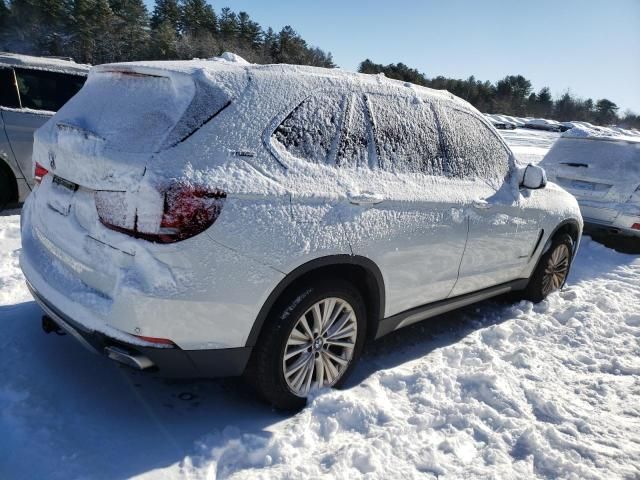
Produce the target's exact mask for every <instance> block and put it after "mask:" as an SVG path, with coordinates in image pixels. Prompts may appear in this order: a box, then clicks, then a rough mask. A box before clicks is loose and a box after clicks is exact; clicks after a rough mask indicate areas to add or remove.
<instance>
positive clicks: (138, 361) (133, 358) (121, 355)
mask: <svg viewBox="0 0 640 480" xmlns="http://www.w3.org/2000/svg"><path fill="white" fill-rule="evenodd" d="M104 353H106V354H107V356H108V357H109V358H110V359H111V360H115V361H116V362H119V363H122V364H124V365H127V366H129V367H132V368H135V369H136V370H147V369H149V368H152V367H154V366H155V365H154V364H153V362H152V361H151V360H149V359H148V358H147V357H145V356H144V355H141V354H139V353H130V352H128V351H126V350H124V349H122V348H119V347H114V346H109V347H105V348H104Z"/></svg>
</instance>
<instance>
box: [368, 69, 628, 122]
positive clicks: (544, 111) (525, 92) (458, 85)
mask: <svg viewBox="0 0 640 480" xmlns="http://www.w3.org/2000/svg"><path fill="white" fill-rule="evenodd" d="M359 71H360V72H362V73H372V74H377V73H383V74H384V75H385V76H387V77H389V78H395V79H398V80H402V81H405V82H412V83H416V84H418V85H423V86H426V87H431V88H437V89H444V90H448V91H449V92H451V93H453V94H454V95H457V96H458V97H461V98H464V99H465V100H467V101H468V102H469V103H471V104H472V105H473V106H474V107H476V108H477V109H478V110H480V111H481V112H485V113H503V114H507V115H514V116H518V117H540V118H548V119H554V120H558V121H571V120H577V121H584V122H590V123H593V124H596V125H610V124H614V123H616V124H619V125H621V126H626V127H635V128H640V115H635V114H633V113H632V112H629V111H627V112H625V113H624V115H622V116H619V115H618V110H619V108H618V106H617V105H616V104H615V103H613V102H612V101H610V100H608V99H606V98H603V99H600V100H597V101H593V100H592V99H590V98H588V99H586V100H584V99H581V98H577V97H575V96H573V95H572V94H571V93H569V92H566V93H564V94H563V95H562V96H561V97H560V98H557V99H554V98H553V97H552V95H551V91H550V90H549V88H548V87H543V88H541V89H540V91H538V92H534V91H533V88H532V85H531V82H530V81H529V80H527V79H526V78H524V77H523V76H522V75H509V76H507V77H505V78H503V79H502V80H499V81H498V82H496V83H495V84H494V83H491V82H489V81H484V82H483V81H481V80H476V79H475V77H473V76H471V77H469V78H467V79H466V80H461V79H454V78H446V77H442V76H439V77H435V78H431V79H429V78H427V77H426V76H425V75H424V74H423V73H420V72H419V71H418V70H416V69H415V68H410V67H408V66H407V65H405V64H403V63H396V64H389V65H382V64H378V63H373V62H372V61H371V60H368V59H367V60H365V61H363V62H362V63H361V64H360V67H359Z"/></svg>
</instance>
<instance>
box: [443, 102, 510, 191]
mask: <svg viewBox="0 0 640 480" xmlns="http://www.w3.org/2000/svg"><path fill="white" fill-rule="evenodd" d="M438 116H439V119H440V125H441V129H442V139H443V143H444V148H445V150H446V156H447V159H448V161H447V164H446V173H447V175H449V176H452V177H458V178H473V177H476V178H482V179H485V180H491V181H494V182H500V183H501V182H502V181H503V180H504V179H505V177H506V176H507V174H508V173H509V152H508V150H507V149H506V148H505V147H504V145H502V143H501V142H500V141H499V140H498V138H496V135H495V133H494V132H492V131H491V130H490V129H489V128H488V127H487V126H486V125H485V124H484V123H482V121H481V120H480V119H478V118H476V117H475V116H473V115H471V114H470V113H467V112H465V111H463V110H459V109H458V108H456V107H454V106H447V105H443V106H442V107H441V108H440V109H439V110H438Z"/></svg>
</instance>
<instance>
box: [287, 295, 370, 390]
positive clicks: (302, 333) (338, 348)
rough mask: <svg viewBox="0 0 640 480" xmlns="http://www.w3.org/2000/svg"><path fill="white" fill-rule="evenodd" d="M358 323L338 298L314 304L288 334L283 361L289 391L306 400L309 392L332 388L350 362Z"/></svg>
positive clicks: (347, 305) (348, 307) (350, 310)
mask: <svg viewBox="0 0 640 480" xmlns="http://www.w3.org/2000/svg"><path fill="white" fill-rule="evenodd" d="M357 336H358V322H357V318H356V314H355V312H354V310H353V307H352V306H351V305H350V304H349V303H348V302H347V301H345V300H343V299H341V298H336V297H331V298H325V299H322V300H320V301H318V302H316V303H314V304H313V305H312V306H311V307H310V308H309V309H308V310H307V311H306V312H305V313H304V314H303V315H302V316H301V317H300V318H299V319H298V320H297V321H296V323H295V325H294V326H293V329H292V330H291V332H290V333H289V337H288V338H287V343H286V346H285V349H284V356H283V358H282V369H283V372H284V378H285V381H286V383H287V386H288V387H289V389H290V390H291V391H292V392H293V393H294V394H295V395H297V396H299V397H306V396H307V395H308V393H309V391H311V390H312V389H317V388H322V387H330V386H333V385H335V384H336V383H337V382H338V380H340V378H341V377H342V376H343V375H344V372H345V371H346V370H347V368H348V367H349V364H350V362H351V360H352V358H353V353H354V349H355V346H356V339H357Z"/></svg>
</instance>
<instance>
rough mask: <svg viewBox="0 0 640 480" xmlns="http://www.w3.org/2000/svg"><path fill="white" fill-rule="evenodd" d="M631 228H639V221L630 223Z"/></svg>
mask: <svg viewBox="0 0 640 480" xmlns="http://www.w3.org/2000/svg"><path fill="white" fill-rule="evenodd" d="M631 228H633V229H634V230H640V223H634V224H633V225H631Z"/></svg>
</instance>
